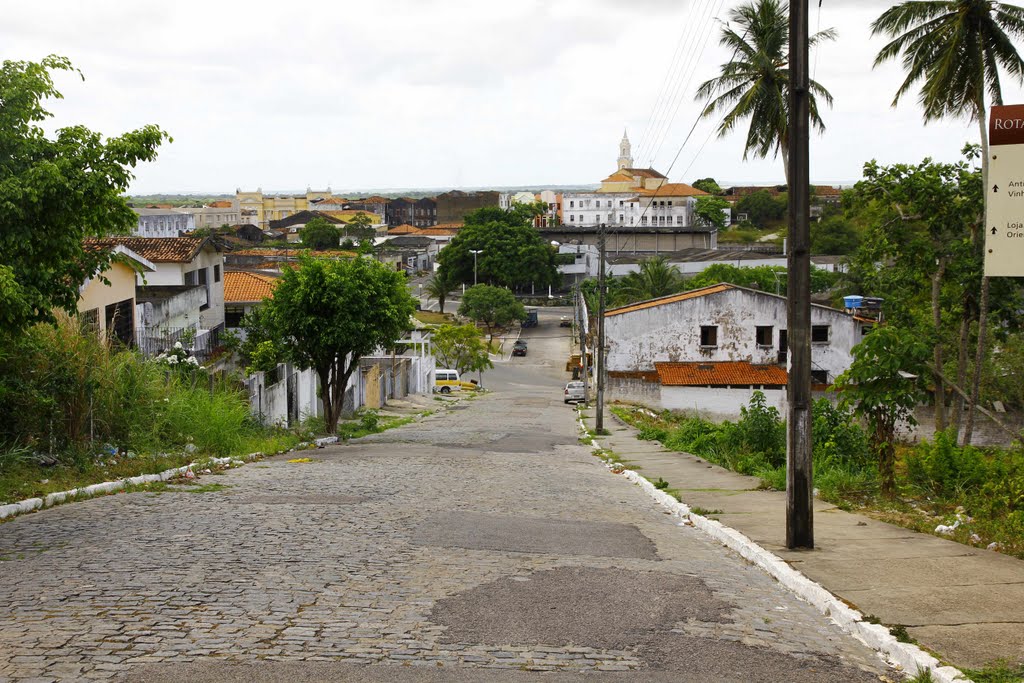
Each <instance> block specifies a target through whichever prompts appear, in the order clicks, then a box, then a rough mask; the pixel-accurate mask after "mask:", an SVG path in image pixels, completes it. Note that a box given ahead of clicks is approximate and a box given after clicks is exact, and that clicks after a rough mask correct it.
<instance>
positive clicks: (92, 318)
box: [78, 308, 100, 332]
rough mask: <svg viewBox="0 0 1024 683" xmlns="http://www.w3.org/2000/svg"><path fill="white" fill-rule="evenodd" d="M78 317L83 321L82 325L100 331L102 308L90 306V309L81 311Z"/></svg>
mask: <svg viewBox="0 0 1024 683" xmlns="http://www.w3.org/2000/svg"><path fill="white" fill-rule="evenodd" d="M78 319H79V320H81V321H82V327H84V328H85V329H87V330H92V331H93V332H99V331H100V309H98V308H90V309H89V310H88V311H81V312H80V313H79V314H78Z"/></svg>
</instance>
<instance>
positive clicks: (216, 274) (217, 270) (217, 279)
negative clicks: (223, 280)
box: [213, 265, 220, 282]
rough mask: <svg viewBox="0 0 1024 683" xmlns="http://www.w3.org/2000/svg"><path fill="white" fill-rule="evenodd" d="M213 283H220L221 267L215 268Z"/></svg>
mask: <svg viewBox="0 0 1024 683" xmlns="http://www.w3.org/2000/svg"><path fill="white" fill-rule="evenodd" d="M213 281H214V282H220V266H219V265H217V266H214V267H213Z"/></svg>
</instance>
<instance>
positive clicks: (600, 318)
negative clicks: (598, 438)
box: [595, 223, 604, 434]
mask: <svg viewBox="0 0 1024 683" xmlns="http://www.w3.org/2000/svg"><path fill="white" fill-rule="evenodd" d="M597 234H598V238H597V239H598V247H597V249H598V253H599V256H598V263H597V267H598V268H599V270H598V271H597V423H596V425H595V426H596V428H597V433H598V434H600V433H601V432H603V431H604V223H601V224H600V226H599V227H598V233H597Z"/></svg>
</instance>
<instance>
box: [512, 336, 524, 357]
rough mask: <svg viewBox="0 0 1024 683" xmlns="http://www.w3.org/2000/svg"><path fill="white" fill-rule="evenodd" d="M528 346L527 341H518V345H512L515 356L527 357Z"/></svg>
mask: <svg viewBox="0 0 1024 683" xmlns="http://www.w3.org/2000/svg"><path fill="white" fill-rule="evenodd" d="M526 349H527V344H526V340H525V339H516V343H515V344H513V345H512V355H513V356H525V355H526Z"/></svg>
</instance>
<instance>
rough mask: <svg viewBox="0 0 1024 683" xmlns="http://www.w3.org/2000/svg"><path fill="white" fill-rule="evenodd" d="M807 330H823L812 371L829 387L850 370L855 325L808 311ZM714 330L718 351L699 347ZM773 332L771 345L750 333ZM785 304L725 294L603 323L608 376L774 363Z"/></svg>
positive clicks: (818, 309) (838, 315)
mask: <svg viewBox="0 0 1024 683" xmlns="http://www.w3.org/2000/svg"><path fill="white" fill-rule="evenodd" d="M811 324H812V325H828V326H829V330H830V336H829V341H828V342H824V343H814V344H812V345H811V358H812V367H813V368H814V369H815V370H826V371H827V372H828V375H829V381H831V380H832V379H834V378H835V376H836V375H837V374H839V373H840V372H842V371H843V370H845V369H846V368H847V367H849V364H850V361H851V355H850V349H852V348H853V346H854V345H855V344H856V343H857V342H859V341H860V324H859V323H857V322H856V321H855V320H853V317H852V316H850V315H847V314H846V313H844V312H842V311H838V310H835V309H830V308H825V307H822V306H812V307H811ZM705 325H713V326H717V328H718V331H717V338H718V339H717V345H715V346H713V347H708V346H701V327H702V326H705ZM758 326H769V327H771V328H772V338H771V341H772V344H771V345H770V346H769V345H766V346H761V345H758V344H757V340H756V337H755V328H756V327H758ZM786 326H787V320H786V300H785V299H784V298H782V297H777V296H774V295H771V294H766V293H762V292H753V291H750V290H745V289H729V290H726V291H723V292H720V293H717V294H708V295H705V296H699V297H694V298H692V299H686V300H683V301H678V302H676V303H672V304H664V305H661V306H652V307H650V308H644V309H640V310H636V311H631V312H629V313H622V314H618V315H610V316H608V317H607V318H606V319H605V330H606V335H607V339H608V357H607V358H608V370H609V371H611V372H615V371H623V372H629V371H650V370H654V363H655V362H659V361H660V362H701V361H704V362H718V361H746V362H750V363H755V364H774V363H777V362H778V354H779V332H780V330H784V329H786Z"/></svg>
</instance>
